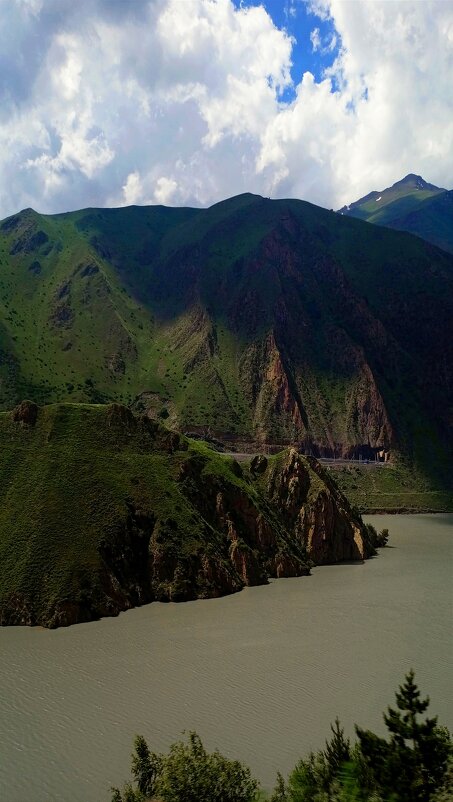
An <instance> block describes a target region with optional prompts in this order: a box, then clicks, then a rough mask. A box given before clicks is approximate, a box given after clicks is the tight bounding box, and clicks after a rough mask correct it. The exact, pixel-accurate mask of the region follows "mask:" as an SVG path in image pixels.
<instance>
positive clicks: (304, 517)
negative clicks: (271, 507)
mask: <svg viewBox="0 0 453 802" xmlns="http://www.w3.org/2000/svg"><path fill="white" fill-rule="evenodd" d="M313 473H315V475H316V477H318V479H319V482H315V481H313V479H312V478H311V477H312V475H313ZM267 492H268V494H269V497H270V499H271V500H272V502H273V503H274V504H275V505H276V506H277V508H278V510H279V511H280V513H281V515H282V517H283V520H284V521H285V523H286V526H287V527H288V528H289V529H290V530H291V531H292V533H293V535H294V536H295V537H296V538H297V540H298V541H299V542H300V543H301V544H302V545H303V547H304V548H305V549H306V552H307V555H308V557H309V558H310V560H312V561H313V562H314V563H315V564H316V565H324V564H326V563H335V562H340V561H341V560H363V559H365V558H366V557H369V556H371V555H372V554H373V553H374V549H373V547H372V546H371V544H370V543H369V540H368V535H367V532H366V528H365V526H364V524H363V522H362V520H361V519H360V518H359V517H358V516H356V515H355V514H354V513H353V511H352V509H351V507H350V505H349V503H348V501H347V499H346V498H345V496H343V494H342V493H340V491H339V490H338V488H337V486H336V485H335V484H334V482H333V481H332V480H331V479H330V477H329V475H328V473H327V472H326V471H325V470H324V469H323V468H322V466H321V465H320V464H319V463H318V462H317V461H316V460H314V459H311V460H310V461H309V462H308V461H307V459H306V458H304V457H302V456H301V455H300V454H298V453H297V451H296V450H295V449H290V450H289V451H288V452H286V456H285V459H284V460H283V464H282V465H280V466H278V467H277V466H276V467H274V468H273V469H271V471H270V472H269V476H268V477H267Z"/></svg>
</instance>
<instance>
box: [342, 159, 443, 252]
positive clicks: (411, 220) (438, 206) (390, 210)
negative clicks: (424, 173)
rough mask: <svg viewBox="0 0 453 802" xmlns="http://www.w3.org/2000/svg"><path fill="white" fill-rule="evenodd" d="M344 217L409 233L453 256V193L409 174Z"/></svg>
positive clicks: (346, 211)
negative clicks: (355, 218)
mask: <svg viewBox="0 0 453 802" xmlns="http://www.w3.org/2000/svg"><path fill="white" fill-rule="evenodd" d="M339 211H340V213H341V214H343V215H346V216H351V217H357V218H359V219H360V220H366V221H367V222H368V223H374V224H376V225H380V226H388V227H390V228H395V229H398V230H399V231H408V232H410V233H411V234H416V235H417V236H419V237H422V238H423V239H425V240H427V241H428V242H432V243H433V244H434V245H437V246H438V247H439V248H443V249H444V250H446V251H448V252H449V253H453V193H452V192H448V191H447V190H445V189H441V188H439V187H435V186H434V185H433V184H428V183H427V182H426V181H424V180H423V178H422V177H421V176H419V175H413V174H409V175H408V176H406V177H405V178H403V179H402V180H401V181H398V182H397V183H396V184H394V185H393V186H392V187H388V188H387V189H384V190H382V191H381V192H370V193H369V195H366V196H365V197H364V198H360V200H358V201H355V202H354V203H351V204H350V205H349V206H344V207H343V208H342V209H340V210H339Z"/></svg>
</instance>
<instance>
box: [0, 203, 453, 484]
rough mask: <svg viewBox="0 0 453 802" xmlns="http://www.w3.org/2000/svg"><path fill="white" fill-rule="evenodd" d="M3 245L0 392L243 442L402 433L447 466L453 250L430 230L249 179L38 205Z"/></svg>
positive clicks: (1, 232) (370, 449) (5, 235)
mask: <svg viewBox="0 0 453 802" xmlns="http://www.w3.org/2000/svg"><path fill="white" fill-rule="evenodd" d="M0 262H1V263H0V290H1V292H0V304H1V307H0V311H1V316H0V320H1V329H0V404H1V406H2V407H3V408H4V409H7V408H11V407H12V406H13V405H14V404H15V403H17V402H18V401H20V400H21V399H22V398H26V397H31V398H32V399H34V400H36V401H37V402H39V403H50V402H58V401H75V402H101V401H120V402H125V403H133V404H134V405H135V408H136V409H138V410H142V411H144V410H147V411H148V413H149V414H150V415H151V416H155V417H159V416H161V417H162V418H163V419H166V420H167V421H168V423H169V424H170V425H171V426H173V427H174V428H179V429H180V430H185V431H190V432H194V433H195V432H196V433H201V434H204V435H206V434H211V435H212V436H214V437H217V438H218V439H222V440H224V441H226V442H230V441H231V440H234V441H235V443H236V444H238V445H240V444H244V446H246V447H252V446H251V444H252V443H255V444H274V445H275V444H277V445H278V444H280V445H284V444H288V443H297V444H299V445H300V446H301V447H302V448H304V449H306V450H308V451H312V452H313V453H315V454H336V455H339V454H343V455H352V454H358V453H362V454H363V455H364V456H371V455H372V454H373V453H374V452H375V451H376V450H390V451H391V452H393V453H395V452H399V453H405V454H407V455H408V456H409V458H410V459H411V460H415V461H416V462H418V463H419V464H423V466H424V467H425V468H426V470H429V471H431V472H432V471H433V470H434V469H436V470H437V471H438V473H439V475H440V479H441V480H443V479H444V478H445V476H446V471H445V468H444V466H445V465H448V460H449V458H450V453H451V443H452V429H451V423H452V408H453V403H452V401H453V398H452V396H453V381H452V378H453V377H452V367H453V336H452V335H453V322H452V321H453V292H452V290H453V257H451V256H450V255H448V254H446V253H445V252H442V251H440V250H436V249H435V248H433V247H432V246H428V245H427V244H426V243H424V242H422V241H421V240H419V239H418V238H416V237H412V236H410V235H408V234H404V233H400V232H396V231H390V230H387V229H385V228H381V227H377V226H370V225H368V224H367V223H364V222H362V221H360V220H356V219H352V218H348V217H344V216H339V215H337V214H335V213H333V212H328V211H326V210H324V209H320V208H318V207H315V206H312V205H311V204H308V203H304V202H302V201H270V200H268V199H264V198H261V197H259V196H254V195H242V196H239V197H237V198H232V199H230V200H228V201H224V202H222V203H219V204H216V205H215V206H213V207H211V208H210V209H203V210H195V209H165V208H163V207H145V208H137V207H130V208H127V209H111V210H108V209H104V210H83V211H80V212H74V213H70V214H64V215H56V216H42V215H38V214H36V213H35V212H33V211H31V210H26V211H24V212H21V213H20V214H18V215H15V216H14V217H12V218H9V219H7V220H6V221H4V222H3V223H2V224H1V226H0ZM443 460H444V462H443Z"/></svg>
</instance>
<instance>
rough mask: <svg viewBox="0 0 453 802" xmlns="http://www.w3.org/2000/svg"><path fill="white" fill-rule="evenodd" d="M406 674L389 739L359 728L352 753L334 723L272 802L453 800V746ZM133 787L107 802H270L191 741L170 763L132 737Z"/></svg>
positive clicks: (228, 764) (243, 774) (390, 718)
mask: <svg viewBox="0 0 453 802" xmlns="http://www.w3.org/2000/svg"><path fill="white" fill-rule="evenodd" d="M428 705H429V699H428V698H427V699H421V698H420V691H419V689H418V688H417V686H416V684H415V682H414V673H413V672H412V671H411V672H409V674H408V675H407V676H406V677H405V680H404V683H403V685H402V686H401V687H400V688H399V690H398V691H397V693H396V708H391V707H389V708H388V710H387V713H384V722H385V725H386V727H387V730H388V736H387V739H385V738H383V737H381V736H378V735H376V734H375V733H373V732H371V731H369V730H364V729H362V728H361V727H359V726H356V734H357V742H356V743H355V744H354V745H351V742H350V740H349V739H348V738H346V737H345V734H344V730H343V729H342V727H341V726H340V722H339V721H338V719H337V720H336V721H335V724H334V725H333V726H332V727H331V736H330V738H329V739H328V740H327V741H326V745H325V748H324V749H321V750H319V751H318V752H316V753H311V754H310V755H309V756H308V758H303V759H301V760H300V761H299V762H298V764H297V765H296V766H295V768H294V770H293V771H292V772H291V774H290V776H289V779H288V782H285V780H284V778H283V777H282V776H281V775H280V774H279V775H278V777H277V785H276V788H275V790H274V793H273V794H272V796H271V798H270V802H440V801H441V800H447V799H451V798H452V796H451V794H452V792H453V782H452V771H451V769H452V762H451V761H452V760H453V742H452V739H451V736H450V733H449V732H448V730H447V729H446V728H445V727H441V726H439V724H438V722H437V717H432V718H430V717H427V718H425V719H422V718H421V716H422V715H423V714H424V713H425V712H426V710H427V708H428ZM132 775H133V778H134V781H133V783H129V784H127V785H126V786H125V788H124V790H123V791H120V790H119V789H117V788H116V789H113V796H112V802H153V801H154V800H155V802H200V800H203V802H230V800H231V802H258V800H259V799H262V800H264V799H267V798H268V797H266V795H265V794H262V793H260V792H259V790H258V783H257V782H256V781H255V780H253V778H252V777H251V774H250V771H249V769H247V768H246V767H244V766H243V765H241V763H239V762H238V761H233V760H227V759H226V758H224V757H223V756H221V755H220V754H219V753H218V752H214V753H213V754H208V753H207V752H206V750H205V748H204V747H203V744H202V743H201V740H200V738H199V737H198V736H197V735H196V734H195V733H190V734H189V736H188V740H187V743H186V742H184V741H180V742H178V743H175V744H173V745H172V746H171V748H170V752H169V754H168V755H163V754H155V753H152V752H150V750H149V747H148V745H147V743H146V741H145V739H144V738H143V737H142V736H137V737H136V739H135V744H134V753H133V756H132Z"/></svg>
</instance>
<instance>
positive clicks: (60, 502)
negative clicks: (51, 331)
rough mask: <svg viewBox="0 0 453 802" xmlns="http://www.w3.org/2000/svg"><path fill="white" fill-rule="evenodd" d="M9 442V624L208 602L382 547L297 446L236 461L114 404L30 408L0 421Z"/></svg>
mask: <svg viewBox="0 0 453 802" xmlns="http://www.w3.org/2000/svg"><path fill="white" fill-rule="evenodd" d="M0 441H1V451H0V479H2V481H1V483H0V487H1V491H0V492H1V495H2V499H1V508H0V621H1V623H2V624H4V625H5V624H28V625H33V624H41V625H44V626H50V627H55V626H61V625H68V624H72V623H77V622H83V621H89V620H92V619H95V618H98V617H99V616H104V615H116V614H118V613H119V612H120V611H121V610H125V609H128V608H130V607H134V606H137V605H141V604H145V603H148V602H151V601H153V600H159V601H185V600H189V599H197V598H210V597H215V596H220V595H223V594H227V593H233V592H235V591H238V590H240V589H241V588H242V587H244V586H246V585H258V584H264V583H266V582H267V581H268V578H269V577H287V576H302V575H304V574H307V573H309V570H310V566H311V565H313V564H324V563H328V562H337V561H340V560H344V559H348V560H350V559H356V560H362V559H364V558H366V557H368V556H370V555H371V554H372V553H373V549H372V547H371V545H370V544H369V542H368V539H367V533H366V529H365V527H364V525H363V523H362V521H361V519H360V517H358V516H357V515H356V514H354V513H353V511H352V510H351V508H350V506H349V504H348V502H347V500H346V498H345V497H344V496H343V495H342V494H341V493H340V492H339V490H338V489H337V487H336V486H335V484H334V483H333V482H332V480H331V479H330V478H329V476H328V475H327V474H326V473H325V472H324V471H323V469H322V468H321V467H320V465H319V464H318V463H317V462H316V461H315V460H313V459H310V460H307V459H306V458H304V457H302V456H301V455H300V454H298V453H297V451H295V450H294V449H292V450H288V451H284V452H282V453H281V454H278V455H277V456H275V457H271V458H269V459H266V458H264V457H262V458H257V459H254V460H252V461H251V462H250V464H243V465H240V464H239V463H237V462H236V461H235V460H233V459H231V458H229V457H223V456H221V455H219V454H216V453H215V452H213V451H211V450H210V449H209V448H207V446H206V445H205V444H203V443H197V442H194V441H190V440H188V439H186V438H184V437H182V436H181V435H179V434H177V433H175V432H170V431H169V430H167V429H165V428H164V427H163V426H161V425H159V424H157V423H155V422H153V421H150V420H149V418H147V417H146V416H136V415H134V414H132V413H131V412H130V410H129V409H127V408H126V407H123V406H121V405H118V404H112V405H110V406H107V407H102V406H89V405H55V406H51V407H41V408H38V407H37V406H36V405H35V404H33V403H29V402H25V403H22V404H21V405H20V407H18V408H16V409H15V410H14V411H13V413H3V414H2V415H1V416H0ZM12 465H15V470H14V471H11V466H12Z"/></svg>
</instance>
